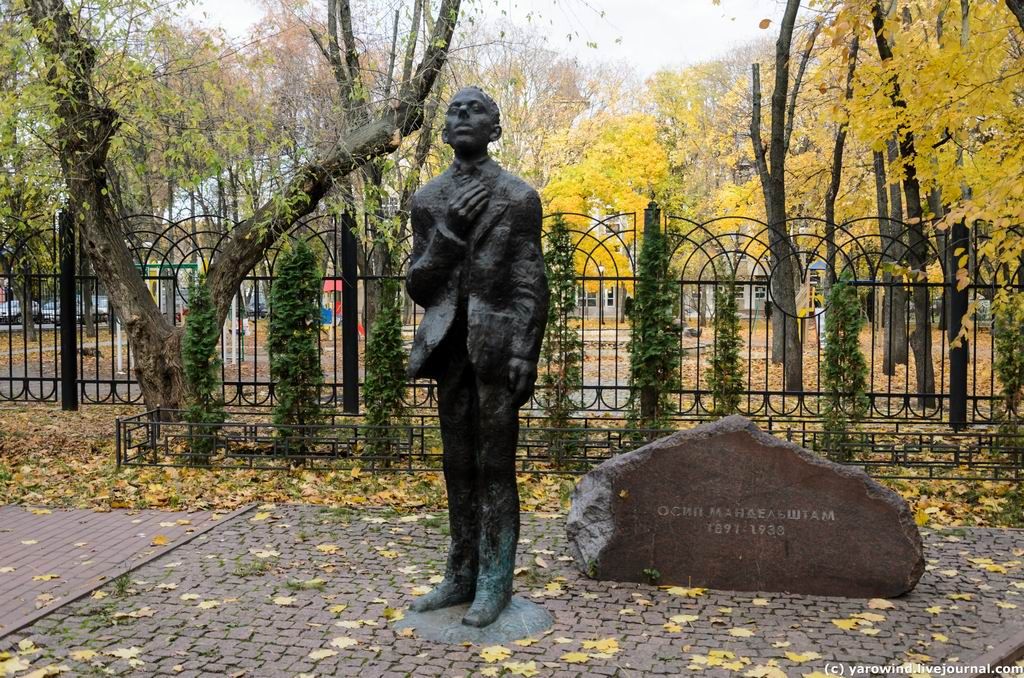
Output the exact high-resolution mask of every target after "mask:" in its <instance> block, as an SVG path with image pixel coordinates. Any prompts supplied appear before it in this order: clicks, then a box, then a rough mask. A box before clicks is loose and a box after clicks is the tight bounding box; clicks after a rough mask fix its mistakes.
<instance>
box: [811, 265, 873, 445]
mask: <svg viewBox="0 0 1024 678" xmlns="http://www.w3.org/2000/svg"><path fill="white" fill-rule="evenodd" d="M863 326H864V318H863V316H862V315H861V312H860V299H859V298H858V296H857V290H856V288H855V287H853V286H852V285H851V284H850V279H849V274H848V273H844V274H843V275H842V276H841V277H840V278H839V280H838V281H837V282H836V284H835V285H833V286H832V289H831V290H830V291H829V295H828V304H827V310H826V311H825V352H824V355H823V356H822V363H823V364H822V366H821V382H822V383H821V386H822V390H823V391H824V393H825V395H824V402H823V406H822V426H823V427H824V435H823V437H822V450H823V451H824V452H826V453H828V454H830V455H832V456H835V457H837V458H839V459H843V460H848V459H850V457H851V456H852V455H851V445H852V442H853V441H852V440H851V431H852V429H853V428H855V427H856V425H857V422H858V421H859V420H861V419H863V418H864V417H865V416H866V415H867V413H868V409H869V407H870V401H869V400H868V366H867V361H865V359H864V353H863V352H862V351H861V348H860V332H861V328H862V327H863Z"/></svg>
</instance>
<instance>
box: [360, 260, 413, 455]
mask: <svg viewBox="0 0 1024 678" xmlns="http://www.w3.org/2000/svg"><path fill="white" fill-rule="evenodd" d="M401 289H402V288H401V284H400V283H399V281H398V280H394V279H392V278H385V279H383V281H382V283H381V298H380V307H379V308H378V310H377V316H376V317H375V318H374V321H373V326H372V327H371V328H370V336H369V338H368V340H367V343H366V379H365V383H364V385H363V401H364V403H365V405H366V423H367V424H368V425H369V428H368V429H367V434H366V449H367V451H368V452H369V453H370V454H374V455H382V456H386V457H389V456H394V455H395V454H396V452H397V450H396V446H395V440H394V437H393V435H392V434H391V431H392V427H394V426H400V425H401V424H402V423H403V420H404V417H405V404H404V401H403V398H404V395H405V363H406V355H405V348H404V347H403V345H402V305H401Z"/></svg>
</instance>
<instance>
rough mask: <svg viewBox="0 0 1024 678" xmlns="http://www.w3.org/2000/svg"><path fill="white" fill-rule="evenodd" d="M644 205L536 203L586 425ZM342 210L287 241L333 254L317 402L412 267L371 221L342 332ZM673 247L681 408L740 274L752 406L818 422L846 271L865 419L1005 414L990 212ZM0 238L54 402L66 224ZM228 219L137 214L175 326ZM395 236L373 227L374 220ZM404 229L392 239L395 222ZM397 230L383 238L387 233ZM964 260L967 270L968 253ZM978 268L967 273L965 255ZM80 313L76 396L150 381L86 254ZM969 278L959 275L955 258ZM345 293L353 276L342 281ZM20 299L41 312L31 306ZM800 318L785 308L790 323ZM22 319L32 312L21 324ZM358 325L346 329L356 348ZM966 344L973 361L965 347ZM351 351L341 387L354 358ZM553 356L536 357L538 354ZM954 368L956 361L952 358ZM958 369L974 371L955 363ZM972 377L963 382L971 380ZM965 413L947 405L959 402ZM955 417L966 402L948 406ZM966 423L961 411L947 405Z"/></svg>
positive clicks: (699, 404)
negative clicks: (970, 221) (557, 239)
mask: <svg viewBox="0 0 1024 678" xmlns="http://www.w3.org/2000/svg"><path fill="white" fill-rule="evenodd" d="M637 217H638V215H634V214H619V215H610V216H602V217H595V216H590V215H584V214H558V215H555V214H552V215H547V216H546V217H545V218H544V232H545V236H544V248H545V250H546V251H549V250H550V248H551V243H550V240H549V238H548V234H549V233H550V231H551V226H552V224H553V223H554V222H555V220H556V219H557V220H561V221H562V222H563V223H564V224H565V226H566V229H567V231H568V233H569V241H570V246H571V248H572V259H573V262H574V265H575V272H574V276H575V278H574V284H575V286H576V289H577V292H578V296H577V298H576V304H575V308H574V309H572V311H571V315H572V318H571V319H570V320H571V326H572V327H573V329H574V331H575V332H577V334H578V337H579V340H580V343H581V345H582V349H583V359H582V362H581V364H580V365H579V367H578V369H579V370H580V374H579V380H578V381H579V383H581V384H582V386H581V388H580V389H579V392H578V393H577V394H575V404H576V406H577V410H576V414H577V416H578V418H579V419H580V420H581V423H582V424H583V425H588V422H589V421H590V420H597V419H600V418H611V419H617V418H621V417H622V416H623V415H625V414H626V413H627V412H628V411H629V408H630V405H631V395H632V387H631V383H630V367H629V366H630V354H629V347H630V340H631V325H630V309H631V303H632V300H633V297H634V295H635V292H636V287H635V286H636V276H637V266H636V262H637V258H638V253H639V251H640V247H641V244H642V240H643V233H642V229H638V227H637ZM342 223H343V222H342V220H341V219H340V218H336V217H334V216H331V215H321V216H313V217H310V218H308V219H305V220H303V221H302V222H301V223H299V224H297V225H296V226H295V227H294V228H293V230H292V235H293V236H294V237H302V238H305V239H307V240H308V241H310V242H311V243H312V244H313V245H314V249H315V250H316V251H317V252H319V253H320V257H321V261H322V264H323V273H324V278H323V287H322V297H321V306H322V315H321V334H320V355H321V366H322V368H323V371H324V374H325V377H326V378H325V383H326V385H325V390H324V396H323V397H324V401H325V403H327V404H328V405H329V406H331V407H335V408H337V409H339V410H340V409H342V405H343V401H344V398H345V394H346V393H349V394H351V393H352V392H353V389H354V388H356V387H358V386H359V385H360V384H361V382H362V381H363V378H364V374H363V370H362V367H361V366H363V365H365V349H366V343H367V338H368V335H370V334H372V331H373V322H374V319H375V316H376V312H377V309H378V308H379V305H380V301H381V295H382V293H383V290H384V283H385V282H388V281H393V282H399V283H401V282H402V281H403V280H404V275H405V271H406V270H407V268H408V264H409V257H410V253H411V250H412V247H411V245H412V243H411V236H410V234H409V229H408V225H407V222H406V219H405V218H404V217H403V215H401V214H398V215H395V216H394V217H392V218H390V219H389V221H388V222H387V223H386V224H385V223H378V222H377V221H375V220H369V221H367V222H366V223H365V224H363V225H362V227H361V228H360V229H358V230H359V238H358V239H357V242H356V247H355V250H354V252H353V253H352V256H353V258H354V260H355V263H356V267H357V268H358V274H357V275H354V276H353V278H352V281H353V283H354V284H353V285H352V287H353V288H354V292H355V297H356V299H355V302H354V306H353V304H352V302H349V305H348V308H349V310H352V309H353V308H354V309H355V311H354V315H356V316H357V321H356V322H355V323H353V324H354V326H355V327H354V330H353V332H352V334H354V336H353V337H349V338H348V339H346V336H345V335H346V332H344V331H343V326H344V324H345V320H346V319H345V312H344V311H345V309H346V303H344V298H345V294H346V289H347V288H346V284H345V277H344V274H343V270H342V268H343V262H342V259H343V257H342V249H343V241H344V240H345V238H344V237H343V235H344V228H343V225H342ZM658 223H659V224H660V227H661V228H662V230H663V231H664V233H665V235H666V239H667V243H668V246H669V250H670V255H671V256H670V261H671V264H670V268H669V271H668V272H667V274H666V275H667V276H668V277H669V279H670V280H671V282H672V285H673V286H674V287H675V288H676V294H677V308H676V310H677V320H678V323H679V326H680V335H681V336H680V345H679V348H680V351H681V353H682V361H681V365H680V373H679V383H680V384H681V388H680V389H679V391H678V392H677V393H673V394H671V395H672V402H673V403H674V412H673V413H672V414H673V415H674V417H675V418H678V419H688V418H689V419H705V418H709V417H710V411H711V409H712V406H713V404H712V402H711V400H710V389H709V388H708V384H707V371H708V368H709V365H710V358H711V356H712V355H713V351H714V344H715V332H714V311H715V309H714V291H715V289H716V287H718V286H719V285H721V284H722V283H723V282H724V281H725V280H726V279H732V280H734V282H735V294H736V299H737V305H738V307H739V313H740V323H741V331H742V340H743V341H742V343H743V359H744V388H743V394H742V399H741V407H740V409H741V412H742V413H744V414H747V415H749V416H752V417H756V418H758V419H763V420H780V421H781V420H790V419H804V420H816V419H818V418H819V417H820V415H821V399H822V395H823V392H824V386H823V384H822V379H821V370H820V366H821V363H822V360H823V351H824V343H823V342H824V327H825V321H826V319H827V318H828V314H829V309H828V289H829V286H830V285H831V284H832V282H833V281H834V280H835V279H837V278H839V277H840V276H842V277H845V278H846V279H847V280H848V281H849V283H850V284H851V285H853V286H854V287H855V288H856V290H857V293H858V297H859V298H860V301H861V312H862V315H863V317H864V318H865V320H866V325H865V329H864V331H863V333H862V335H861V337H860V344H861V350H862V351H863V353H864V355H865V358H866V359H867V364H868V368H869V377H868V383H869V395H870V400H871V410H870V414H869V418H870V419H872V420H875V421H879V422H881V421H894V420H898V421H901V422H908V423H913V422H950V421H951V419H950V417H951V412H952V411H953V410H951V407H952V406H953V405H955V404H957V403H958V402H960V401H961V400H962V401H963V403H965V412H966V414H965V415H964V419H963V421H959V420H955V421H953V423H956V424H958V425H959V424H965V423H966V424H970V423H982V424H985V423H990V422H993V421H994V420H995V419H997V418H998V414H999V394H1000V388H1001V387H1000V384H999V381H998V375H997V374H996V371H995V370H994V369H993V364H994V360H995V357H996V356H995V342H994V339H993V330H994V328H995V327H996V326H997V324H998V318H995V317H994V314H993V312H992V300H993V298H994V297H995V295H996V293H997V291H998V290H999V289H1000V288H1001V287H1003V286H1006V285H1011V286H1016V287H1024V265H1020V266H1017V267H1016V270H1015V267H1014V266H1013V265H1012V262H1010V263H1007V262H1005V261H1000V260H993V259H991V258H990V257H989V256H986V255H985V252H986V247H985V245H986V242H987V237H988V236H987V233H988V232H989V230H988V227H987V226H986V225H984V224H976V225H974V227H973V228H972V229H970V232H969V238H968V242H966V244H965V243H963V242H961V241H959V240H956V238H955V237H954V235H952V231H951V232H949V233H947V232H946V231H945V230H943V229H940V228H936V227H935V226H934V225H932V224H926V225H924V226H919V225H915V224H903V223H897V222H893V221H891V220H888V219H881V220H880V219H878V218H876V217H865V218H862V219H852V220H850V221H847V222H845V223H842V224H828V223H825V222H822V221H821V220H818V219H812V218H806V217H799V218H793V219H790V220H788V221H787V222H786V223H785V224H784V225H782V226H781V228H780V230H783V231H785V233H786V234H787V236H788V241H789V243H791V244H789V245H786V246H785V247H784V248H782V249H780V248H779V247H778V246H776V247H774V248H773V246H772V237H771V230H772V229H771V228H770V227H769V225H768V224H765V223H763V222H761V221H758V220H755V219H745V218H737V217H722V218H715V219H710V220H697V219H693V218H683V217H674V216H666V217H664V218H661V217H660V216H659V221H658ZM4 226H5V229H4V234H3V235H2V237H0V276H2V286H0V399H2V400H9V401H57V400H59V398H60V393H61V391H60V383H61V376H62V374H61V369H60V362H61V361H60V356H61V349H62V346H61V338H60V332H59V331H58V325H59V324H60V323H61V320H62V316H63V315H64V314H62V313H61V310H60V308H59V298H58V291H59V289H58V288H59V278H60V257H59V242H58V233H57V229H56V226H55V225H53V226H49V225H45V224H44V225H42V226H39V225H35V226H30V225H28V224H21V223H9V224H5V225H4ZM234 226H235V224H234V223H232V222H231V221H230V220H227V219H224V218H222V217H220V216H217V215H195V216H192V217H189V218H187V219H183V220H177V221H169V220H167V219H164V218H162V217H158V216H153V215H137V216H133V217H130V218H129V219H128V223H127V227H126V233H128V234H129V235H128V236H127V243H128V246H129V248H130V251H131V253H132V257H133V258H134V260H135V262H136V266H137V267H138V269H139V272H140V274H141V275H142V277H143V279H144V281H145V283H146V285H147V287H148V288H149V290H150V293H151V294H152V296H153V300H154V303H155V304H156V306H157V308H158V309H160V311H161V313H163V314H164V315H165V316H166V317H167V318H168V320H169V321H170V322H172V323H174V324H176V325H180V324H181V323H183V322H184V319H185V317H186V316H187V311H188V292H187V290H188V284H189V281H190V280H192V279H193V278H194V277H196V276H199V275H202V274H203V273H204V272H205V271H206V270H207V268H208V266H209V265H210V262H211V261H213V260H215V259H216V257H217V254H218V251H219V249H220V248H221V247H222V245H223V243H224V242H225V239H226V238H227V237H228V236H229V233H230V232H231V230H232V229H233V228H234ZM385 230H386V232H387V233H388V234H389V236H388V238H382V237H379V236H381V235H382V233H384V232H385ZM394 234H397V235H394ZM384 241H387V242H388V243H389V245H388V246H387V247H384V246H383V245H382V244H381V243H382V242H384ZM283 242H284V241H283V240H282V243H279V244H278V245H276V246H275V247H273V248H271V250H269V251H268V252H267V254H266V256H265V257H263V259H262V260H261V261H260V262H259V263H258V264H257V265H256V266H255V267H254V269H253V270H252V271H249V272H248V274H247V275H246V277H245V278H244V280H243V282H242V284H241V286H240V288H239V290H238V293H237V295H236V297H235V300H234V302H233V304H232V308H231V312H230V313H229V317H228V321H227V322H226V323H225V327H224V328H223V333H222V340H221V357H222V362H223V381H224V399H225V401H226V403H227V404H228V405H231V406H238V407H254V408H258V407H266V406H269V405H272V404H273V402H274V394H273V375H271V374H270V369H269V357H268V355H267V351H266V337H267V331H268V325H269V317H270V315H271V314H272V313H273V308H272V305H271V304H270V303H269V299H270V293H271V290H272V288H273V283H274V270H275V266H276V262H277V261H278V258H279V254H280V252H281V248H282V247H283V246H284V245H283ZM780 261H787V262H788V263H789V264H791V265H790V266H789V269H790V270H791V271H793V272H794V273H793V275H794V281H793V283H794V284H793V287H794V289H795V294H794V295H793V298H781V296H780V295H779V294H777V293H776V292H775V287H776V284H777V282H778V279H779V275H780V273H779V271H780V265H779V262H780ZM964 263H966V266H964V265H962V264H964ZM958 268H963V269H965V270H966V271H967V273H968V275H967V277H966V278H963V279H957V276H958V274H957V272H956V271H957V269H958ZM74 275H75V281H76V289H77V293H76V296H75V307H76V308H75V309H74V313H73V314H70V315H68V319H69V321H72V322H74V323H75V327H76V337H77V341H76V343H77V347H76V350H77V365H78V374H77V386H76V388H77V392H78V395H79V400H80V401H81V402H82V403H86V404H93V403H97V404H99V403H103V404H138V403H141V400H142V394H141V391H140V389H139V387H138V385H137V383H136V381H135V378H134V375H133V366H134V355H133V352H132V346H131V342H130V341H129V340H128V337H127V335H126V333H125V331H124V328H123V326H122V325H121V322H120V319H119V317H118V313H117V309H116V308H114V307H113V305H112V304H111V303H110V301H109V299H108V298H107V295H106V291H105V290H104V288H103V286H102V284H101V283H100V282H99V281H98V280H97V278H96V276H95V274H94V272H93V269H92V266H91V262H89V261H88V259H87V257H85V256H82V254H81V248H79V257H78V260H77V262H76V265H75V271H74ZM961 277H962V274H961ZM401 289H402V290H403V292H402V320H403V340H404V343H405V346H406V348H407V349H408V348H409V347H410V346H411V344H412V341H413V337H414V336H415V333H416V330H417V328H418V326H419V323H420V322H421V320H422V316H423V309H421V308H418V307H417V306H416V305H415V304H413V302H412V301H411V299H409V298H408V296H407V295H406V294H405V293H404V285H403V286H402V287H401ZM348 291H349V293H351V292H352V291H353V290H351V289H349V290H348ZM958 294H960V295H964V294H965V295H966V300H967V301H966V303H967V304H968V305H969V308H970V309H971V310H972V311H973V316H971V321H970V322H969V323H968V324H967V325H966V327H965V329H964V331H963V332H961V333H959V334H960V335H961V336H960V339H961V340H965V343H963V344H961V343H960V342H959V341H958V342H955V345H951V342H952V341H953V340H954V339H955V338H956V335H955V333H953V331H952V330H953V329H954V326H955V323H957V322H959V315H958V314H957V313H954V310H955V307H956V303H960V301H961V300H962V299H961V298H960V297H958V296H957V295H958ZM25 309H29V311H28V313H27V315H26V312H25ZM779 316H785V317H792V318H793V319H794V322H793V323H785V322H780V321H779V320H778V317H779ZM26 319H27V320H28V322H26ZM790 327H796V331H797V332H798V341H799V346H800V347H801V354H800V356H799V359H800V364H801V367H802V375H801V376H802V380H801V382H800V386H799V388H793V386H792V384H787V383H786V380H785V379H784V365H783V364H782V363H780V362H779V358H780V356H779V355H778V354H779V351H778V346H779V344H785V341H784V339H785V338H786V337H785V336H783V337H782V339H783V341H780V340H779V332H780V331H781V332H788V331H789V329H788V328H790ZM346 341H347V342H348V344H347V345H346ZM961 346H962V347H963V349H962V353H961V354H960V356H961V358H962V357H964V356H965V357H966V363H965V365H964V366H963V367H962V368H958V367H957V363H956V360H951V358H952V357H956V355H957V354H956V353H955V349H957V348H958V347H961ZM346 351H348V355H349V356H350V357H353V356H354V358H355V364H354V365H352V364H351V360H350V363H349V365H350V374H354V375H355V377H354V378H352V379H350V380H349V382H350V383H349V384H348V385H346V383H345V379H344V374H345V365H346V360H345V355H346ZM542 369H543V366H542ZM958 369H960V370H962V375H961V374H960V373H959V372H957V371H956V370H958ZM961 377H962V378H961ZM961 382H962V383H961ZM541 395H543V393H542V392H541V391H538V393H537V394H536V395H535V398H534V399H533V401H532V402H531V403H530V404H528V406H527V408H526V413H527V415H528V417H530V418H533V419H536V420H538V421H540V420H542V419H543V417H544V411H543V408H542V407H541V402H542V398H541V397H540V396H541ZM435 397H436V394H435V393H434V388H433V386H432V384H431V383H430V382H428V381H418V382H410V383H409V384H408V389H407V402H406V404H407V405H408V406H409V408H410V409H411V410H412V411H413V412H418V413H426V412H430V411H431V410H432V408H433V407H434V406H435V405H436V402H435ZM953 409H955V408H953ZM954 414H955V412H954ZM954 419H955V417H954Z"/></svg>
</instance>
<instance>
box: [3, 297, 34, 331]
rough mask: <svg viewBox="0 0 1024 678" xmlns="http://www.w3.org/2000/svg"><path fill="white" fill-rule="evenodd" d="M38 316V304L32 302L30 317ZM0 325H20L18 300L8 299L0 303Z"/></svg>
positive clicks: (19, 303)
mask: <svg viewBox="0 0 1024 678" xmlns="http://www.w3.org/2000/svg"><path fill="white" fill-rule="evenodd" d="M38 315H39V302H36V301H33V302H32V316H33V317H35V316H38ZM0 324H2V325H20V324H21V302H20V301H19V300H18V299H15V298H13V297H12V298H10V299H8V300H7V301H3V302H0Z"/></svg>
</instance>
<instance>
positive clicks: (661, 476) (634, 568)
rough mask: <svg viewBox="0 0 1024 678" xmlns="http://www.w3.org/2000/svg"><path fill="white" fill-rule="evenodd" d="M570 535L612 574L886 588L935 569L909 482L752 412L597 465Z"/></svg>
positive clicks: (862, 591)
mask: <svg viewBox="0 0 1024 678" xmlns="http://www.w3.org/2000/svg"><path fill="white" fill-rule="evenodd" d="M568 536H569V541H570V544H571V549H572V553H573V555H574V557H575V559H576V563H577V566H578V567H579V568H580V569H581V570H582V571H583V572H584V573H585V574H587V575H588V576H591V577H593V578H595V579H604V580H615V581H633V582H644V583H657V584H660V585H679V586H687V587H708V588H715V589H726V590H738V591H774V592H790V593H802V594H816V595H826V596H844V597H866V598H874V597H893V596H898V595H901V594H903V593H906V592H908V591H910V590H911V589H913V588H914V586H915V585H916V584H917V581H918V579H920V577H921V574H922V573H923V572H924V555H923V552H922V546H921V535H920V533H919V532H918V529H917V525H916V524H915V522H914V518H913V515H912V514H911V512H910V509H909V507H908V506H907V504H906V502H905V501H904V500H903V499H902V498H901V497H900V496H899V495H898V494H896V493H895V492H893V491H892V490H889V489H886V488H884V487H882V486H881V485H879V484H878V483H877V482H875V481H874V480H872V479H871V478H870V477H868V475H867V474H866V473H864V471H862V470H861V469H859V468H855V467H851V466H843V465H840V464H836V463H833V462H830V461H828V460H825V459H823V458H821V457H819V456H817V455H816V454H814V453H812V452H809V451H807V450H804V449H802V448H801V447H799V446H797V445H794V444H793V443H790V442H786V441H784V440H780V439H778V438H776V437H774V436H771V435H769V434H767V433H764V432H762V431H761V430H760V429H758V428H757V426H755V425H754V424H753V423H752V422H751V421H749V420H747V419H745V418H743V417H739V416H732V417H727V418H725V419H721V420H719V421H716V422H714V423H710V424H704V425H701V426H698V427H696V428H694V429H692V430H688V431H680V432H678V433H675V434H672V435H670V436H667V437H665V438H662V439H660V440H656V441H654V442H652V443H650V444H648V445H645V446H644V447H641V448H639V449H637V450H635V451H633V452H629V453H627V454H622V455H619V456H617V457H614V458H612V459H609V460H608V461H606V462H604V463H603V464H601V465H600V466H598V467H597V468H595V469H594V470H592V471H591V472H590V473H588V474H587V475H586V476H584V477H583V478H582V479H581V481H580V483H579V485H578V486H577V488H576V491H575V494H574V496H573V501H572V508H571V510H570V512H569V519H568Z"/></svg>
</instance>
